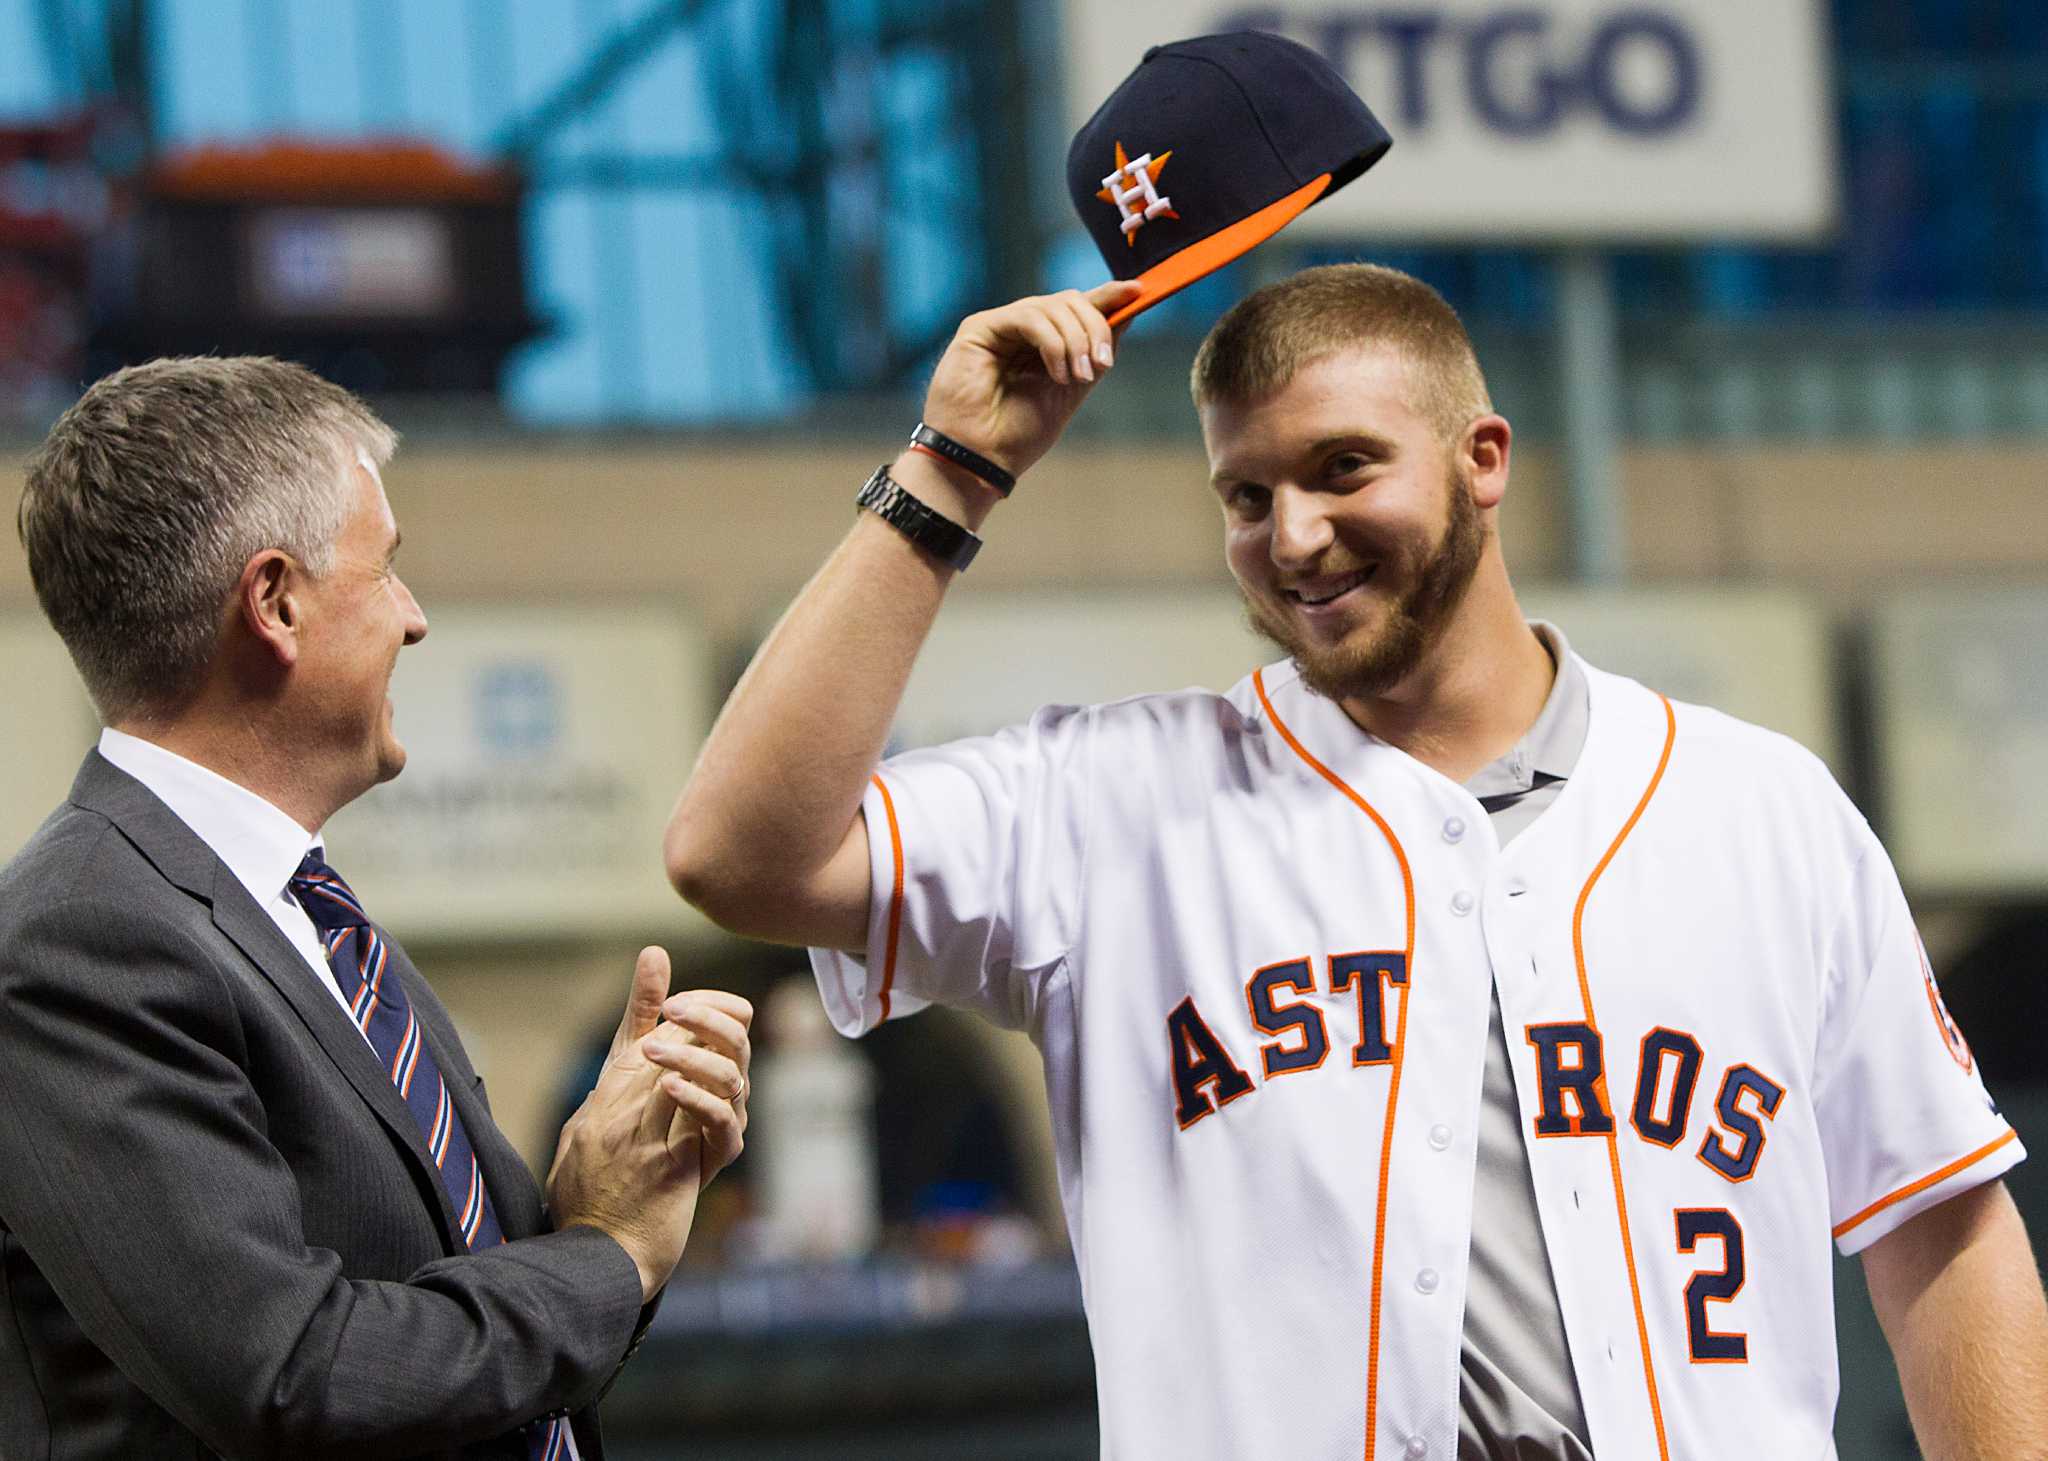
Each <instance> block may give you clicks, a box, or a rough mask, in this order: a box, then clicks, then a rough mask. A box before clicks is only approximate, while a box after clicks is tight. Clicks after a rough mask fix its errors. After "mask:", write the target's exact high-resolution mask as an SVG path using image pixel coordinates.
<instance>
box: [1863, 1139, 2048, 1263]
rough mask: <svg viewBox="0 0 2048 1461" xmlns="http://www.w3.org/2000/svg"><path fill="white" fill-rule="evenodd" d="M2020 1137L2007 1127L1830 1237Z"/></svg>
mask: <svg viewBox="0 0 2048 1461" xmlns="http://www.w3.org/2000/svg"><path fill="white" fill-rule="evenodd" d="M2018 1136H2019V1133H2018V1132H2017V1131H2014V1130H2013V1129H2012V1128H2010V1127H2007V1128H2006V1132H2005V1135H2003V1136H2001V1137H1999V1138H1998V1139H1997V1140H1995V1141H1988V1142H1986V1143H1985V1144H1984V1145H1983V1146H1980V1147H1978V1148H1977V1150H1975V1151H1973V1152H1971V1153H1970V1154H1969V1155H1968V1156H1966V1157H1957V1158H1956V1159H1955V1160H1954V1161H1953V1162H1950V1163H1949V1164H1948V1165H1947V1166H1946V1167H1943V1168H1942V1169H1941V1170H1940V1171H1938V1172H1929V1173H1928V1174H1927V1175H1926V1176H1925V1177H1922V1178H1921V1179H1920V1180H1919V1181H1917V1182H1908V1183H1907V1184H1906V1185H1905V1186H1904V1187H1901V1188H1900V1189H1899V1190H1898V1191H1896V1192H1888V1193H1886V1194H1885V1195H1884V1196H1883V1197H1880V1198H1878V1200H1877V1201H1875V1202H1873V1203H1871V1204H1870V1206H1868V1207H1866V1208H1864V1209H1863V1211H1861V1212H1859V1213H1857V1214H1856V1216H1854V1217H1852V1218H1850V1219H1848V1220H1847V1221H1846V1222H1842V1223H1838V1224H1837V1225H1836V1226H1835V1229H1834V1231H1833V1232H1832V1233H1831V1234H1829V1236H1830V1237H1835V1238H1839V1237H1841V1236H1842V1234H1844V1233H1846V1232H1848V1231H1849V1230H1850V1229H1851V1228H1854V1227H1857V1226H1859V1225H1860V1224H1862V1223H1864V1222H1867V1221H1869V1220H1870V1219H1871V1218H1874V1217H1876V1216H1877V1215H1878V1214H1879V1213H1881V1212H1883V1211H1884V1210H1885V1209H1886V1208H1888V1207H1890V1206H1891V1205H1892V1204H1893V1203H1895V1202H1904V1201H1905V1200H1906V1199H1907V1198H1909V1197H1911V1196H1913V1194H1915V1193H1916V1192H1925V1191H1926V1190H1927V1189H1928V1188H1930V1187H1932V1186H1933V1185H1934V1184H1935V1183H1937V1182H1945V1181H1947V1180H1948V1179H1949V1178H1950V1177H1953V1176H1955V1174H1956V1173H1958V1172H1960V1171H1962V1170H1963V1168H1965V1167H1969V1166H1974V1165H1976V1164H1977V1163H1978V1162H1981V1161H1983V1160H1984V1159H1985V1158H1986V1157H1988V1156H1990V1155H1991V1154H1992V1153H1993V1152H1995V1151H1997V1150H1998V1149H1999V1148H2000V1147H2002V1146H2004V1145H2005V1144H2006V1143H2007V1142H2009V1141H2012V1140H2014V1139H2015V1138H2016V1137H2018Z"/></svg>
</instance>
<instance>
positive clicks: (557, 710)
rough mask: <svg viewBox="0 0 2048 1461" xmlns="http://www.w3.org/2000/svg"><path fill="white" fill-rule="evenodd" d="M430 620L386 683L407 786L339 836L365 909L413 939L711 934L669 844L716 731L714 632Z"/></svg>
mask: <svg viewBox="0 0 2048 1461" xmlns="http://www.w3.org/2000/svg"><path fill="white" fill-rule="evenodd" d="M431 622H432V625H433V628H432V632H431V633H429V634H428V636H427V638H426V640H425V641H424V642H423V643H421V644H420V645H419V646H418V647H416V648H413V649H408V650H406V651H405V652H404V653H403V654H401V655H400V656H399V657H398V670H397V673H396V674H394V675H393V677H392V685H391V697H392V702H393V704H394V705H395V707H396V711H397V717H396V724H397V728H398V735H399V739H400V740H401V741H403V742H404V743H405V747H406V755H407V760H406V768H405V771H404V772H403V773H402V774H401V775H400V776H399V777H398V778H397V779H396V780H394V781H391V782H388V783H386V784H385V785H383V786H380V787H378V788H376V789H375V790H374V791H372V792H370V793H369V794H368V795H367V796H365V797H363V798H362V799H361V800H359V801H357V802H354V803H353V804H351V805H350V806H348V807H345V808H343V809H342V811H341V812H340V813H339V814H338V815H337V816H336V817H335V818H334V820H333V821H332V822H331V823H330V824H329V828H328V830H329V838H330V847H331V849H332V860H333V862H334V865H335V866H336V867H339V868H341V869H343V870H344V875H345V876H346V877H347V878H348V880H349V881H350V883H352V884H353V885H354V886H355V888H356V891H357V892H359V893H360V894H361V895H362V898H363V902H364V904H365V905H366V906H368V907H369V908H371V909H373V910H374V911H375V913H376V916H377V918H378V919H379V920H380V921H382V922H385V923H388V924H389V925H390V926H391V927H393V928H395V929H398V930H400V931H401V933H402V935H403V936H404V937H405V938H406V939H408V940H409V941H418V940H422V939H425V938H428V937H430V936H444V937H445V936H460V937H469V938H509V937H530V936H534V935H541V934H577V935H589V934H615V933H616V934H630V935H631V936H633V937H646V938H653V937H655V936H656V935H660V934H667V933H670V932H672V931H673V930H674V929H675V928H676V927H677V926H678V925H695V924H697V923H698V922H699V921H700V920H698V919H697V917H696V915H695V914H692V913H690V912H689V911H688V910H687V909H686V908H685V906H684V904H683V902H682V900H681V899H680V898H678V897H677V896H676V894H675V893H674V891H673V890H671V889H670V888H669V886H668V881H667V878H666V877H665V876H664V874H663V872H662V864H661V834H662V828H663V827H664V825H665V824H666V822H667V820H668V813H669V810H670V808H671V807H672V806H673V805H674V804H675V798H676V794H677V793H678V792H680V791H681V790H682V786H683V778H684V777H685V776H686V775H687V774H688V772H689V769H690V765H691V763H692V761H694V760H695V759H696V754H697V748H698V746H699V745H700V744H702V742H703V739H704V735H705V733H706V731H707V730H708V729H709V727H710V723H711V714H712V711H713V708H714V707H713V703H712V691H713V688H714V684H713V668H712V657H711V652H710V648H709V646H708V644H707V643H706V641H705V637H704V636H703V634H702V633H701V632H699V631H698V630H697V629H695V628H694V627H693V626H691V625H689V624H688V623H687V622H686V621H685V620H684V619H683V617H682V616H681V615H680V614H678V613H676V612H674V611H672V610H669V609H666V608H661V607H653V606H644V605H617V604H600V605H589V606H578V607H574V608H542V607H522V608H504V609H480V608H472V607H461V608H436V609H435V610H434V611H433V614H432V619H431Z"/></svg>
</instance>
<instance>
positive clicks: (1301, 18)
mask: <svg viewBox="0 0 2048 1461" xmlns="http://www.w3.org/2000/svg"><path fill="white" fill-rule="evenodd" d="M1248 29H1249V30H1266V31H1274V32H1277V33H1279V34H1282V35H1285V36H1288V37H1289V38H1291V39H1293V40H1297V41H1300V42H1301V43H1302V44H1304V45H1306V46H1309V47H1310V48H1312V49H1314V50H1317V51H1320V52H1321V53H1322V54H1323V55H1324V56H1326V57H1328V58H1329V59H1330V61H1331V62H1332V64H1334V65H1335V66H1337V68H1338V69H1339V70H1341V71H1342V72H1343V73H1344V75H1345V77H1346V78H1347V79H1348V80H1349V81H1350V82H1351V85H1352V88H1353V89H1354V90H1355V91H1357V92H1358V94H1359V95H1360V96H1362V97H1363V98H1365V101H1366V104H1367V105H1368V106H1370V107H1371V108H1372V109H1373V113H1374V115H1376V116H1377V117H1378V118H1379V119H1380V121H1381V122H1382V123H1383V124H1385V126H1386V128H1387V130H1388V131H1390V132H1391V133H1392V134H1393V136H1394V147H1393V150H1392V151H1391V152H1389V153H1388V154H1387V156H1386V157H1385V158H1384V159H1383V160H1382V161H1381V162H1380V163H1379V165H1378V166H1377V167H1375V168H1374V169H1373V170H1372V171H1371V172H1369V173H1367V174H1366V175H1365V176H1364V177H1363V178H1361V179H1359V180H1358V181H1357V182H1354V183H1353V184H1352V185H1351V186H1350V187H1349V188H1347V189H1345V190H1344V191H1343V192H1341V193H1339V194H1337V195H1336V197H1334V198H1332V199H1330V200H1329V201H1328V202H1326V203H1319V204H1317V205H1316V206H1315V207H1313V208H1311V209H1309V210H1308V211H1307V212H1306V213H1304V214H1302V215H1301V217H1300V218H1299V219H1297V220H1296V221H1295V222H1294V223H1293V224H1291V225H1289V227H1290V230H1291V231H1292V232H1293V233H1294V234H1295V235H1297V236H1300V235H1315V236H1320V237H1324V238H1332V237H1338V238H1347V239H1350V238H1357V239H1368V238H1372V239H1460V240H1463V239H1502V238H1507V239H1528V240H1537V241H1543V240H1550V241H1622V240H1627V239H1645V240H1654V239H1683V238H1696V237H1713V238H1756V239H1775V240H1791V239H1803V238H1814V237H1816V236H1819V235H1821V234H1823V233H1825V232H1826V231H1827V230H1828V229H1829V228H1830V227H1832V226H1833V223H1834V219H1835V210H1836V179H1835V156H1834V115H1833V99H1832V91H1831V84H1830V79H1829V73H1828V66H1829V61H1828V56H1827V51H1826V44H1825V32H1824V28H1823V22H1822V16H1821V5H1820V3H1819V0H1391V3H1384V4H1364V3H1349V4H1347V3H1343V0H1287V3H1281V4H1256V3H1252V4H1247V3H1243V0H1155V3H1150V4H1145V5H1121V4H1119V5H1111V4H1104V3H1102V0H1067V5H1066V31H1065V42H1066V56H1067V73H1066V74H1067V88H1068V106H1069V110H1070V113H1071V120H1072V124H1073V126H1074V127H1079V126H1080V124H1081V123H1082V122H1083V121H1085V120H1086V119H1087V118H1088V116H1089V115H1090V114H1091V113H1092V112H1093V111H1094V110H1095V108H1096V107H1098V106H1100V105H1101V104H1102V102H1103V101H1104V100H1105V99H1106V98H1107V97H1108V96H1109V94H1110V93H1111V92H1112V91H1114V90H1115V89H1116V87H1117V86H1118V84H1119V83H1121V82H1122V80H1123V79H1124V77H1125V76H1126V75H1128V74H1129V73H1130V71H1131V70H1132V68H1133V67H1135V66H1136V65H1137V64H1138V60H1139V58H1140V57H1141V56H1143V55H1144V53H1145V50H1146V48H1147V47H1148V46H1152V45H1157V44H1159V43H1161V42H1165V41H1171V40H1178V39H1182V38H1184V37H1187V36H1195V35H1203V34H1208V33H1211V32H1216V31H1227V30H1248ZM1070 130H1071V129H1070ZM1134 145H1142V146H1148V147H1160V146H1176V145H1181V144H1179V143H1178V142H1177V141H1176V140H1175V139H1171V138H1167V139H1161V140H1156V141H1153V140H1148V141H1146V142H1144V143H1141V144H1134ZM1113 161H1114V160H1113V159H1105V161H1104V163H1103V170H1104V171H1105V172H1107V171H1108V170H1109V168H1110V167H1111V166H1112V164H1113Z"/></svg>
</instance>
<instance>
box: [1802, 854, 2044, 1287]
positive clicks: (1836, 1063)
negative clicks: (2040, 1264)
mask: <svg viewBox="0 0 2048 1461" xmlns="http://www.w3.org/2000/svg"><path fill="white" fill-rule="evenodd" d="M1858 830H1859V831H1860V833H1861V838H1860V855H1859V856H1858V858H1857V862H1856V866H1855V868H1854V870H1853V872H1852V873H1851V876H1850V886H1849V899H1848V903H1847V906H1846V909H1845V911H1844V913H1843V915H1842V917H1841V920H1840V923H1839V925H1838V927H1837V929H1836V931H1835V936H1834V939H1833V942H1832V945H1831V947H1830V950H1829V956H1828V986H1827V987H1828V994H1827V999H1826V1003H1825V1005H1824V1008H1823V1014H1822V1021H1821V1043H1820V1049H1819V1052H1818V1061H1817V1064H1816V1083H1815V1090H1816V1093H1817V1094H1816V1107H1817V1110H1818V1115H1819V1119H1820V1130H1821V1140H1822V1144H1823V1148H1824V1151H1825V1153H1826V1160H1827V1180H1828V1203H1829V1208H1830V1220H1831V1222H1832V1224H1833V1233H1834V1238H1835V1243H1836V1245H1837V1246H1838V1247H1839V1248H1840V1249H1841V1251H1842V1252H1844V1253H1856V1252H1860V1251H1861V1250H1862V1249H1864V1248H1866V1247H1868V1246H1869V1245H1870V1244H1872V1243H1874V1242H1876V1241H1877V1240H1878V1239H1879V1238H1881V1237H1883V1236H1884V1235H1885V1234H1886V1233H1889V1232H1891V1231H1892V1230H1893V1229H1895V1228H1897V1227H1898V1226H1899V1225H1900V1224H1901V1223H1904V1222H1905V1221H1906V1220H1907V1219H1908V1218H1910V1217H1912V1216H1914V1215H1915V1214H1916V1213H1920V1212H1924V1211H1925V1210H1926V1209H1928V1208H1930V1207H1933V1206H1935V1205H1936V1204H1937V1203H1940V1202H1942V1201H1944V1200H1945V1199H1947V1198H1949V1197H1952V1196H1954V1195H1955V1194H1956V1193H1958V1192H1962V1191H1964V1190H1966V1189H1968V1188H1970V1187H1974V1186H1976V1185H1978V1184H1979V1183H1983V1182H1988V1181H1990V1180H1992V1179H1993V1178H1994V1177H1997V1176H1998V1175H1999V1174H2000V1173H2001V1172H2004V1171H2005V1170H2006V1169H2007V1168H2009V1167H2012V1166H2013V1165H2015V1164H2016V1163H2017V1162H2019V1161H2020V1160H2021V1159H2022V1158H2023V1157H2024V1156H2025V1155H2026V1153H2025V1151H2024V1150H2023V1149H2022V1148H2021V1146H2020V1143H2019V1139H2018V1137H2017V1135H2016V1134H2015V1133H2014V1131H2013V1129H2012V1127H2011V1126H2010V1125H2008V1124H2007V1123H2006V1121H2005V1118H2004V1117H2003V1116H2001V1115H2000V1114H1999V1111H1998V1107H1997V1105H1996V1104H1995V1103H1994V1102H1993V1101H1992V1099H1991V1095H1990V1093H1989V1092H1988V1091H1986V1090H1985V1088H1984V1080H1983V1076H1982V1074H1981V1073H1980V1072H1979V1071H1978V1069H1977V1063H1976V1060H1975V1057H1974V1056H1972V1054H1971V1053H1970V1047H1969V1044H1968V1042H1967V1041H1965V1040H1964V1038H1963V1034H1962V1031H1961V1030H1959V1029H1957V1028H1956V1024H1955V1021H1954V1020H1953V1019H1951V1018H1950V1017H1949V1013H1948V1010H1947V1007H1946V1006H1944V1005H1943V1003H1942V1000H1941V992H1940V990H1939V988H1938V987H1937V986H1936V983H1935V978H1934V970H1933V968H1932V966H1931V965H1930V964H1929V962H1928V959H1927V951H1926V949H1925V948H1924V947H1923V946H1922V945H1921V942H1920V936H1919V933H1918V932H1917V931H1916V930H1915V929H1914V926H1913V916H1912V913H1911V911H1910V910H1909V909H1908V907H1907V905H1906V896H1905V893H1904V891H1903V890H1902V889H1901V888H1900V887H1899V880H1898V875H1897V873H1895V872H1894V871H1893V869H1892V864H1891V859H1890V858H1889V857H1887V856H1886V855H1885V851H1884V848H1883V847H1882V846H1880V845H1879V843H1878V841H1877V838H1876V836H1875V835H1874V834H1872V833H1871V832H1870V830H1869V828H1868V827H1864V826H1859V828H1858Z"/></svg>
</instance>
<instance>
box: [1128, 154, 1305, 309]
mask: <svg viewBox="0 0 2048 1461" xmlns="http://www.w3.org/2000/svg"><path fill="white" fill-rule="evenodd" d="M1329 186H1330V175H1329V174H1328V173H1324V174H1323V175H1322V176H1321V177H1319V178H1317V179H1315V181H1313V182H1311V183H1307V184H1305V185H1304V186H1302V187H1299V188H1296V189H1295V190H1294V191H1293V192H1291V193H1289V194H1288V195H1287V196H1286V197H1284V198H1282V199H1281V200H1280V201H1279V202H1277V203H1268V204H1267V205H1266V206H1265V207H1263V208H1261V209H1260V210H1259V211H1258V212H1256V213H1253V214H1250V215H1248V216H1246V217H1244V218H1240V219H1238V220H1237V222H1235V223H1233V224H1231V225H1230V227H1228V228H1223V229H1218V230H1217V231H1216V232H1215V233H1212V234H1210V235H1209V236H1208V237H1207V238H1205V239H1199V240H1197V241H1196V242H1194V243H1191V244H1189V245H1188V246H1187V247H1186V248H1184V249H1182V250H1181V251H1180V252H1179V253H1177V254H1175V255H1173V256H1172V257H1171V258H1167V259H1161V260H1160V261H1159V262H1158V263H1156V264H1154V265H1153V266H1152V267H1151V268H1149V269H1147V270H1146V271H1145V272H1144V273H1142V274H1140V275H1139V276H1138V277H1137V278H1136V279H1135V280H1133V281H1132V282H1133V283H1135V284H1137V285H1139V286H1140V287H1141V288H1143V290H1144V291H1145V292H1144V293H1142V294H1140V295H1139V296H1138V297H1137V298H1136V299H1134V300H1132V301H1131V302H1130V303H1129V304H1126V305H1124V306H1122V307H1121V308H1119V309H1118V310H1117V312H1116V313H1115V314H1113V315H1111V316H1110V317H1109V323H1110V324H1112V325H1120V324H1122V323H1123V322H1124V321H1125V320H1127V319H1129V318H1131V316H1133V315H1135V314H1139V313H1141V312H1143V311H1145V310H1148V309H1150V308H1152V306H1153V305H1155V304H1157V303H1159V301H1160V300H1162V299H1164V298H1166V296H1167V295H1169V294H1172V293H1174V292H1175V291H1176V290H1180V289H1185V288H1187V287H1188V285H1190V284H1192V283H1194V282H1195V281H1196V280H1197V279H1199V278H1201V277H1202V276H1203V275H1204V274H1213V273H1214V272H1215V271H1216V270H1218V269H1220V268H1222V267H1223V266H1224V265H1225V264H1227V263H1229V262H1230V261H1231V260H1232V259H1235V258H1238V257H1240V256H1242V255H1244V254H1248V253H1250V252H1251V251H1252V250H1253V249H1255V248H1257V247H1258V246H1259V245H1260V244H1262V243H1264V242H1265V241H1266V240H1267V239H1269V238H1271V237H1272V236H1273V235H1274V234H1276V233H1278V232H1279V231H1280V230H1281V229H1283V228H1285V227H1286V226H1287V225H1288V224H1290V223H1292V222H1293V221H1294V219H1295V216H1296V215H1297V214H1299V213H1300V212H1301V210H1302V209H1304V208H1306V207H1308V205H1309V204H1311V203H1313V202H1315V200H1316V199H1318V198H1320V197H1321V196H1322V195H1323V193H1324V192H1325V191H1326V190H1328V188H1329Z"/></svg>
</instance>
